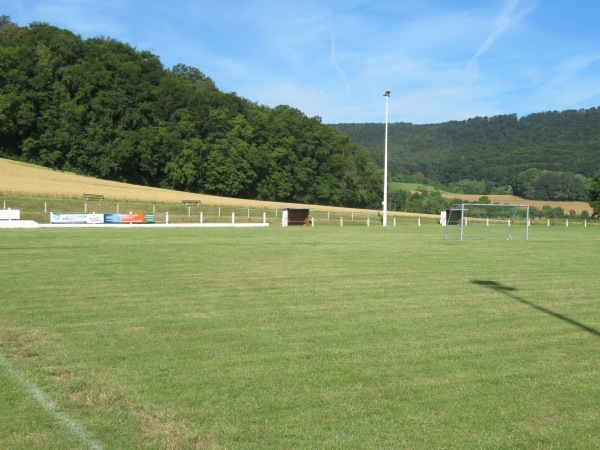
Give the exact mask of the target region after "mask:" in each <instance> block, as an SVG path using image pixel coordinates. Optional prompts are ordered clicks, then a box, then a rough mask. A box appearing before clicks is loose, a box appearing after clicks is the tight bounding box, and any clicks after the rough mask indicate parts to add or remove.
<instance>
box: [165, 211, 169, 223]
mask: <svg viewBox="0 0 600 450" xmlns="http://www.w3.org/2000/svg"><path fill="white" fill-rule="evenodd" d="M165 222H166V223H167V225H168V224H169V212H168V211H167V212H166V213H165Z"/></svg>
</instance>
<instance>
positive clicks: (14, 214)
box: [0, 209, 21, 220]
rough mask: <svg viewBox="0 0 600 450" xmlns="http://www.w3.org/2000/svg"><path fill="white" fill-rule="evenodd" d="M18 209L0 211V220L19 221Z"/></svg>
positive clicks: (19, 212) (19, 211)
mask: <svg viewBox="0 0 600 450" xmlns="http://www.w3.org/2000/svg"><path fill="white" fill-rule="evenodd" d="M20 219H21V210H20V209H0V220H20Z"/></svg>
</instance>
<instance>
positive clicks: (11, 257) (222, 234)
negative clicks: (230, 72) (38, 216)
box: [0, 225, 600, 449]
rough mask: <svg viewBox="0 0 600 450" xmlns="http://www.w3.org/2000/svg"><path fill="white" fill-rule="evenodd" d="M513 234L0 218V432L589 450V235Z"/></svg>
mask: <svg viewBox="0 0 600 450" xmlns="http://www.w3.org/2000/svg"><path fill="white" fill-rule="evenodd" d="M530 233H531V234H530V240H529V241H464V242H457V241H445V240H443V238H442V235H443V232H442V230H441V227H439V226H433V225H428V226H423V227H416V226H413V227H396V228H386V229H384V228H381V227H378V228H366V227H344V228H339V227H321V228H319V227H315V228H269V229H247V230H244V229H242V230H235V229H192V230H188V229H172V230H170V229H152V228H150V227H149V228H148V229H135V230H131V229H123V230H115V229H110V230H106V229H105V230H102V229H81V230H77V229H64V230H60V229H44V230H4V231H2V230H0V253H1V255H2V258H1V260H0V310H1V311H2V314H0V362H3V363H2V364H0V447H1V448H17V449H18V448H22V449H36V448H87V447H90V446H92V444H93V443H97V444H98V446H101V447H103V448H361V449H365V448H373V449H375V448H377V449H381V448H447V447H451V448H532V447H555V448H578V449H581V448H590V449H591V448H598V447H600V425H599V424H600V410H599V409H598V405H599V404H600V388H599V386H600V385H599V383H598V380H599V379H600V365H599V363H598V361H600V331H599V330H600V306H599V303H598V292H600V278H599V277H598V264H597V261H598V255H597V253H598V249H600V230H599V229H597V228H583V227H582V228H574V227H569V228H566V227H562V228H558V227H533V228H532V229H531V232H530ZM8 367H11V368H14V370H12V371H11V370H9V369H8ZM23 380H26V381H27V382H28V383H30V386H35V387H36V388H37V389H39V390H40V391H41V392H43V393H44V394H45V395H46V396H47V398H48V399H51V400H52V401H53V402H55V404H56V405H57V407H58V408H60V411H62V412H64V413H67V414H68V417H69V419H70V420H71V421H72V423H74V424H76V425H77V426H79V427H81V429H83V430H85V431H86V432H87V433H88V434H87V435H86V436H87V439H82V438H81V436H77V434H76V433H74V432H73V430H72V429H70V428H69V426H68V423H67V425H65V422H64V421H63V422H61V421H60V420H59V419H58V418H57V416H56V414H55V413H54V412H52V411H51V410H49V408H47V407H45V406H44V405H43V402H41V403H40V401H39V400H36V398H34V396H33V395H32V394H31V392H30V391H28V390H27V389H26V388H25V387H24V386H23ZM90 442H91V443H92V444H90Z"/></svg>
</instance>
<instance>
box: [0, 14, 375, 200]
mask: <svg viewBox="0 0 600 450" xmlns="http://www.w3.org/2000/svg"><path fill="white" fill-rule="evenodd" d="M0 156H2V157H7V158H12V159H18V160H23V161H27V162H32V163H35V164H39V165H44V166H48V167H52V168H55V169H61V170H69V171H74V172H77V173H81V174H87V175H92V176H97V177H100V178H104V179H110V180H116V181H125V182H130V183H135V184H141V185H147V186H157V187H163V188H172V189H179V190H185V191H189V192H201V193H209V194H215V195H223V196H235V197H240V198H253V199H263V200H279V201H293V202H301V203H318V204H328V205H345V206H354V207H368V208H373V207H379V206H380V199H381V198H382V189H383V187H382V180H383V173H382V171H381V169H379V168H378V167H377V166H376V164H375V163H374V162H373V161H372V160H371V157H370V155H369V152H368V150H366V149H365V148H362V147H360V146H358V145H357V144H354V143H351V142H350V140H349V139H348V137H346V136H345V135H342V134H341V133H339V132H337V131H335V130H334V129H332V128H331V127H329V126H326V125H324V124H322V123H321V119H320V118H319V117H313V118H309V117H307V116H305V115H304V114H302V113H301V112H300V111H298V110H296V109H294V108H291V107H288V106H279V107H276V108H268V107H265V106H262V105H258V104H255V103H252V102H250V101H249V100H246V99H244V98H241V97H239V96H238V95H236V94H235V93H223V92H220V91H219V90H218V89H217V87H216V86H215V83H214V82H213V81H212V80H211V79H210V78H209V77H208V76H206V75H205V74H203V73H202V72H201V71H200V70H198V69H196V68H193V67H189V66H185V65H181V64H180V65H176V66H175V67H173V68H170V69H166V68H164V67H163V65H162V63H161V61H160V60H159V58H158V57H157V56H155V55H153V54H152V53H150V52H148V51H138V50H136V49H135V48H133V47H131V46H130V45H128V44H125V43H121V42H118V41H116V40H114V39H110V38H106V37H96V38H90V39H85V40H84V39H82V38H81V37H80V36H78V35H75V34H73V33H71V32H70V31H67V30H63V29H59V28H57V27H54V26H50V25H48V24H45V23H33V24H30V25H29V26H27V27H21V26H17V25H16V24H14V23H12V22H11V21H10V19H9V18H8V17H6V16H2V17H0Z"/></svg>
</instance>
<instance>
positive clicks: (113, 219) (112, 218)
mask: <svg viewBox="0 0 600 450" xmlns="http://www.w3.org/2000/svg"><path fill="white" fill-rule="evenodd" d="M104 223H121V214H104Z"/></svg>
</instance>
